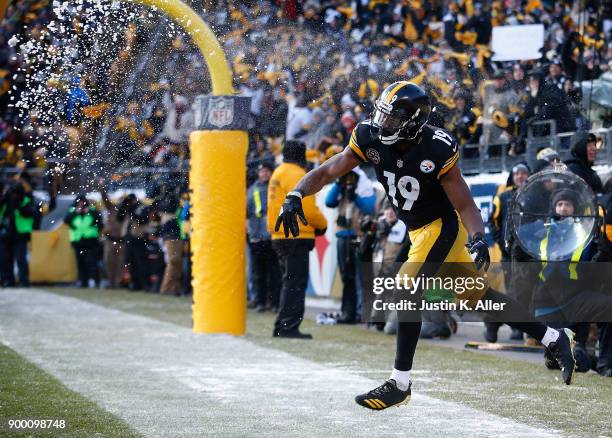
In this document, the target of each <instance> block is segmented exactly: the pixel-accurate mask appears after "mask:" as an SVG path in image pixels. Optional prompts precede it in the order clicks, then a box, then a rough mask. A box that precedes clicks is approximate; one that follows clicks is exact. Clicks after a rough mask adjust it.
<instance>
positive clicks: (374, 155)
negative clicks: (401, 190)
mask: <svg viewBox="0 0 612 438" xmlns="http://www.w3.org/2000/svg"><path fill="white" fill-rule="evenodd" d="M366 157H368V160H370V161H371V162H372V163H374V164H378V163H380V155H378V151H377V150H376V149H372V148H368V149H366ZM432 164H433V163H432Z"/></svg>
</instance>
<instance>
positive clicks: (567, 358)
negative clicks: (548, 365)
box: [548, 328, 576, 385]
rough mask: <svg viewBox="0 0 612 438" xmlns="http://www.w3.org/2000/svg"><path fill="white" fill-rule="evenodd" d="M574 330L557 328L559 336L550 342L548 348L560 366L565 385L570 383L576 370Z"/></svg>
mask: <svg viewBox="0 0 612 438" xmlns="http://www.w3.org/2000/svg"><path fill="white" fill-rule="evenodd" d="M574 344H575V341H574V332H573V331H571V330H570V329H567V328H564V329H559V338H558V339H557V340H556V341H555V342H551V343H550V345H549V346H548V349H549V350H550V352H551V353H552V354H553V356H554V357H555V359H557V362H558V363H559V366H560V367H561V376H562V377H563V381H564V382H565V384H566V385H570V384H571V383H572V378H573V377H574V371H576V359H575V358H574Z"/></svg>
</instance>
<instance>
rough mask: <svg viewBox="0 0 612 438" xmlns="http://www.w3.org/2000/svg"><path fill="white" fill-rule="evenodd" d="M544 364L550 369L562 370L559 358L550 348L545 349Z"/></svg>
mask: <svg viewBox="0 0 612 438" xmlns="http://www.w3.org/2000/svg"><path fill="white" fill-rule="evenodd" d="M544 365H545V366H546V368H548V369H549V370H560V369H561V367H560V366H559V362H557V358H556V357H555V355H554V354H553V353H552V351H550V350H549V349H548V348H545V349H544Z"/></svg>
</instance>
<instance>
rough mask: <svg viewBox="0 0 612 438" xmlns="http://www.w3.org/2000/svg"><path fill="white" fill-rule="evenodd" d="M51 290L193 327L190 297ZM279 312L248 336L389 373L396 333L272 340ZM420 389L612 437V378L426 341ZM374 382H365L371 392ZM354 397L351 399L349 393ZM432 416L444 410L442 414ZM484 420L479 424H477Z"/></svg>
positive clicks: (418, 362)
mask: <svg viewBox="0 0 612 438" xmlns="http://www.w3.org/2000/svg"><path fill="white" fill-rule="evenodd" d="M50 291H51V292H54V293H57V294H61V295H66V296H72V297H75V298H80V299H84V300H87V301H90V302H92V303H96V304H100V305H103V306H106V307H111V308H115V309H118V310H123V311H126V312H130V313H134V314H139V315H143V316H148V317H151V318H155V319H158V320H162V321H167V322H172V323H175V324H178V325H181V326H185V327H191V300H190V299H185V298H175V297H167V296H160V295H155V294H147V293H139V292H127V291H124V290H87V289H62V288H53V289H50ZM273 321H274V317H273V315H271V314H270V313H263V314H260V313H255V312H249V315H248V321H247V334H246V339H248V340H250V341H252V342H254V343H256V344H258V345H261V346H264V347H269V348H274V349H278V350H282V351H286V352H287V353H290V354H292V355H295V356H297V357H301V358H304V359H309V360H312V361H315V362H318V363H321V364H324V365H328V366H333V367H336V368H340V369H346V370H347V371H350V372H352V373H356V374H360V375H363V376H365V377H369V378H372V379H375V380H380V381H382V380H383V379H386V378H388V376H389V371H390V369H391V367H392V365H393V357H394V353H395V337H394V336H388V335H384V334H380V333H377V332H372V331H369V330H366V329H365V328H363V327H362V326H317V325H316V324H315V323H314V322H313V321H309V320H307V321H304V323H303V326H302V327H303V330H304V331H305V332H307V333H312V334H313V336H314V337H315V339H314V340H313V341H299V340H287V339H278V338H272V337H271V334H272V325H273ZM413 380H414V386H413V390H414V391H415V392H417V393H422V394H427V395H429V396H432V397H435V398H438V399H442V400H447V401H452V402H456V403H461V404H463V405H467V406H470V407H473V408H476V409H479V410H482V411H485V412H489V413H492V414H496V415H500V416H503V417H507V418H512V419H514V420H516V421H519V422H521V423H525V424H529V425H532V426H536V427H541V428H545V429H554V430H557V431H559V432H561V433H564V434H570V435H572V436H611V432H612V416H611V415H610V405H611V403H612V379H610V378H604V377H600V376H598V375H597V374H595V373H587V374H578V375H577V376H576V378H575V383H574V384H573V385H572V386H566V385H565V384H563V382H562V381H561V380H560V373H559V372H558V371H549V370H546V369H545V367H544V365H543V363H542V364H541V365H539V364H532V363H527V362H523V361H517V360H507V359H504V358H502V357H497V356H493V355H485V354H481V353H478V352H473V351H467V350H466V351H457V350H453V349H451V348H445V347H440V346H436V345H431V344H427V343H420V344H419V347H418V350H417V354H416V358H415V366H414V371H413ZM367 389H371V388H364V390H367ZM347 400H348V401H349V402H350V398H349V399H347ZM432 415H444V413H443V412H440V413H432ZM477 425H478V418H474V426H475V427H478V426H477Z"/></svg>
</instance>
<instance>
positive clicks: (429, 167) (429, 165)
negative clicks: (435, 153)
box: [419, 160, 436, 173]
mask: <svg viewBox="0 0 612 438" xmlns="http://www.w3.org/2000/svg"><path fill="white" fill-rule="evenodd" d="M419 167H420V168H421V172H423V173H431V172H433V170H434V169H435V168H436V165H435V164H434V163H433V161H431V160H423V161H421V165H420V166H419Z"/></svg>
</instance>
